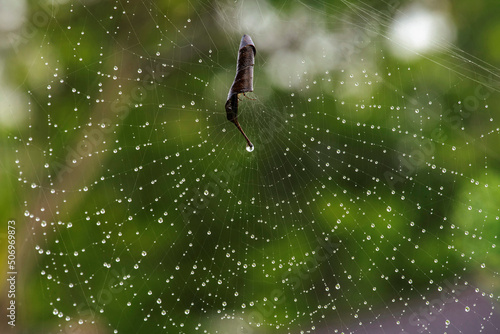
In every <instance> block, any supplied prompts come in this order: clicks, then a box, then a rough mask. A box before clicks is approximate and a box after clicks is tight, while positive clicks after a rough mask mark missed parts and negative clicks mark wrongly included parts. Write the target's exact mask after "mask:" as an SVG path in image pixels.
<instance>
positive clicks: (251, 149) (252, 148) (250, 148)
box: [247, 145, 255, 152]
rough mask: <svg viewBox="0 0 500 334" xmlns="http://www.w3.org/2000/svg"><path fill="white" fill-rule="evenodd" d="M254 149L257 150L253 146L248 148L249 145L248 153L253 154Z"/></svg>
mask: <svg viewBox="0 0 500 334" xmlns="http://www.w3.org/2000/svg"><path fill="white" fill-rule="evenodd" d="M254 149H255V146H253V145H252V146H248V145H247V151H248V152H253V150H254Z"/></svg>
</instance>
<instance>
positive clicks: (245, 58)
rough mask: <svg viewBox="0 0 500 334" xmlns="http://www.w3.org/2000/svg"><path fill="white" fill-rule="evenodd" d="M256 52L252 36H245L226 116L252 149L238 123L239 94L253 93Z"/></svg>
mask: <svg viewBox="0 0 500 334" xmlns="http://www.w3.org/2000/svg"><path fill="white" fill-rule="evenodd" d="M256 52H257V50H256V49H255V46H254V44H253V41H252V39H251V38H250V36H248V35H243V37H242V38H241V43H240V49H239V51H238V62H237V65H236V76H235V78H234V81H233V84H232V85H231V88H230V89H229V94H228V95H227V101H226V116H227V119H228V121H231V122H233V123H234V125H236V127H237V128H238V130H240V132H241V134H242V135H243V136H244V137H245V140H246V141H247V145H248V147H250V148H253V144H252V143H251V142H250V140H249V139H248V137H247V135H246V134H245V132H243V129H242V128H241V126H240V124H239V123H238V94H242V93H243V94H244V93H247V92H253V66H254V60H255V54H256Z"/></svg>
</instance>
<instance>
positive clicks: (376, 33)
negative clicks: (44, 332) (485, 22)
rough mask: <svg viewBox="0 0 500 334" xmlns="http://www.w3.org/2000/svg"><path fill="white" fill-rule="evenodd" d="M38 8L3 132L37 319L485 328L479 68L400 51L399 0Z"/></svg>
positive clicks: (489, 193) (486, 253) (494, 167)
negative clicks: (246, 69) (249, 55)
mask: <svg viewBox="0 0 500 334" xmlns="http://www.w3.org/2000/svg"><path fill="white" fill-rule="evenodd" d="M54 6H55V7H54V8H55V9H57V13H54V18H53V19H52V20H51V22H50V23H49V24H48V26H47V28H46V30H45V31H44V32H43V39H41V40H40V41H37V43H38V44H39V49H38V53H37V56H38V58H37V60H36V63H35V64H34V65H33V66H34V68H35V69H40V70H41V71H43V72H42V73H45V74H46V75H45V76H44V77H43V79H41V80H42V81H43V84H39V85H38V86H35V87H32V88H30V89H29V96H30V99H29V106H28V108H29V111H30V125H29V129H28V130H27V131H26V132H25V133H29V134H28V135H23V136H21V137H16V139H17V140H19V141H21V142H22V143H23V144H24V149H23V150H20V151H19V152H18V157H17V158H16V164H17V166H18V168H19V180H20V182H21V183H22V184H23V185H25V188H26V191H27V193H28V194H29V195H28V199H27V200H26V202H25V206H26V207H25V216H26V219H27V222H28V226H30V227H31V231H30V233H31V234H32V237H31V238H32V242H33V247H34V249H35V251H36V253H37V255H36V267H37V273H38V275H37V276H38V277H37V281H39V282H41V284H42V286H43V288H44V289H45V291H44V295H45V297H46V300H47V304H48V306H50V307H49V309H50V312H51V313H52V314H53V315H54V319H53V321H51V322H47V323H46V325H47V326H48V327H51V328H57V331H58V332H64V333H74V332H77V331H78V330H80V329H82V328H90V327H93V328H106V330H112V331H114V332H117V333H126V332H134V333H136V332H148V331H155V330H156V331H159V330H163V331H166V332H182V333H195V332H204V333H205V332H206V333H268V332H278V333H281V332H304V333H305V332H314V331H316V332H325V333H326V332H328V333H337V332H338V333H340V332H346V333H363V332H371V333H374V332H376V331H379V332H381V333H382V332H383V333H396V332H399V333H431V332H436V330H437V329H436V328H439V330H441V331H448V332H450V333H467V332H481V331H483V332H486V333H487V332H493V331H495V330H498V326H499V324H498V321H496V320H495V317H497V318H498V314H497V312H498V311H497V310H496V309H495V303H496V302H497V301H498V270H497V268H498V264H499V260H498V259H499V257H498V250H497V248H496V242H497V235H498V224H499V222H498V221H499V216H500V214H499V207H498V204H497V203H498V202H497V200H496V198H498V196H500V192H499V185H500V174H499V172H498V161H499V159H498V153H497V151H496V149H495V143H496V141H498V135H499V128H498V121H497V119H496V117H495V115H494V114H495V112H494V110H496V108H497V103H498V91H497V88H496V87H498V85H497V83H498V76H496V75H495V70H496V69H495V68H494V67H492V66H490V65H488V64H486V63H483V62H481V61H480V60H479V59H475V58H473V56H472V55H470V54H467V53H466V52H464V51H462V50H460V49H458V48H455V47H453V46H451V45H449V44H446V43H444V42H443V43H436V45H435V46H436V47H438V48H440V49H442V50H444V52H441V53H437V55H436V56H419V57H420V59H421V61H422V63H418V62H417V63H409V64H408V63H406V62H405V61H403V60H399V59H398V58H397V57H395V56H394V55H393V54H391V52H390V51H389V50H388V46H387V45H388V44H390V43H391V36H390V32H389V31H390V27H391V26H392V24H393V23H395V22H397V20H398V15H401V13H402V11H403V10H404V6H403V4H401V3H393V4H389V3H382V4H381V5H380V6H379V7H378V8H376V7H370V6H368V5H367V4H363V3H351V2H348V1H343V2H342V3H341V4H338V5H331V4H329V3H327V2H319V1H318V2H312V3H311V4H310V5H309V4H306V3H297V4H285V5H284V6H272V5H270V4H268V3H266V2H264V1H258V2H248V1H243V2H236V3H229V2H227V3H226V2H217V3H211V2H205V1H202V2H196V3H193V2H186V3H179V4H174V3H166V4H163V3H159V2H158V3H157V2H150V1H145V2H121V1H116V2H110V3H107V2H102V3H101V2H95V3H93V2H84V1H82V2H70V3H67V4H55V5H54ZM55 9H54V12H55V11H56V10H55ZM244 33H247V34H249V35H251V36H252V39H253V40H254V42H255V45H256V48H257V55H256V59H255V74H254V75H255V81H254V89H255V91H254V93H253V94H248V97H250V99H246V98H244V97H243V98H242V100H241V101H240V102H239V105H240V111H239V121H240V124H241V125H242V127H243V129H244V130H245V132H246V133H247V135H248V136H249V137H250V140H251V141H252V142H253V143H254V145H255V150H254V151H253V152H251V153H249V152H247V151H246V150H245V141H244V139H243V138H242V136H241V134H240V133H239V132H238V131H237V129H236V128H235V127H234V125H233V124H231V123H230V122H228V121H227V120H226V116H225V110H224V104H225V102H226V101H225V98H226V96H227V90H228V89H229V86H230V84H231V82H232V79H233V78H234V71H235V64H236V55H237V46H238V44H239V39H240V38H241V35H243V34H244ZM55 45H57V48H55V47H54V46H55ZM402 47H403V48H404V47H405V46H402ZM417 56H418V55H417ZM42 87H43V88H42ZM471 92H472V94H471ZM47 304H45V305H41V306H33V307H34V308H36V307H38V308H39V309H38V312H39V314H45V313H46V312H47ZM456 305H458V306H456ZM450 312H451V313H450ZM464 319H465V321H470V322H471V326H477V327H474V328H473V329H471V327H463V326H464V323H465V322H464ZM467 319H469V320H467ZM471 319H476V320H477V319H480V320H479V323H478V322H475V323H474V322H473V321H472V320H471ZM52 326H53V327H52ZM436 326H437V327H436ZM53 331H56V330H55V329H53Z"/></svg>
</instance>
